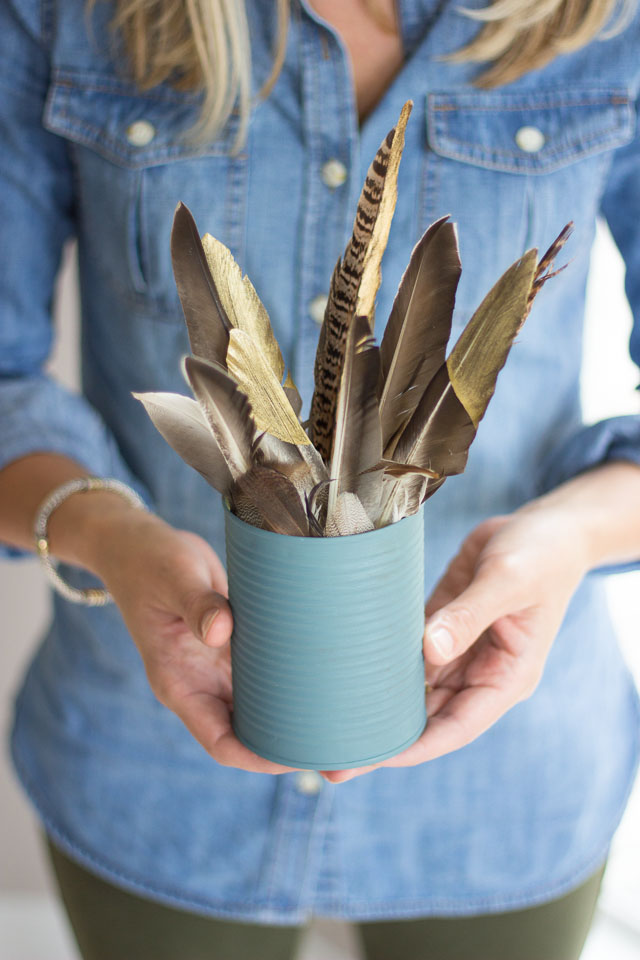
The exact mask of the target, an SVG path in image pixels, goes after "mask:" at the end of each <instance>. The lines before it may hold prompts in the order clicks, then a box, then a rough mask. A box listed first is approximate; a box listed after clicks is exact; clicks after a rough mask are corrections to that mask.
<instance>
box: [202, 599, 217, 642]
mask: <svg viewBox="0 0 640 960" xmlns="http://www.w3.org/2000/svg"><path fill="white" fill-rule="evenodd" d="M219 613H220V608H219V607H217V608H216V609H215V610H210V611H209V613H207V614H206V616H205V617H204V619H203V621H202V639H203V640H204V639H205V638H206V636H207V634H208V633H209V627H210V626H211V624H212V623H213V621H214V620H215V618H216V617H217V616H218V614H219Z"/></svg>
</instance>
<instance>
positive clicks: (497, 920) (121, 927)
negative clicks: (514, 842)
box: [47, 838, 604, 960]
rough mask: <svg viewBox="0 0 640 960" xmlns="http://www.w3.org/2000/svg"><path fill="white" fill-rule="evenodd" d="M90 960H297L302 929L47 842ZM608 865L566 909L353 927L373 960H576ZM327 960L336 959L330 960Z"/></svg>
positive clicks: (565, 902)
mask: <svg viewBox="0 0 640 960" xmlns="http://www.w3.org/2000/svg"><path fill="white" fill-rule="evenodd" d="M47 847H48V850H49V855H50V858H51V862H52V864H53V869H54V874H55V877H56V880H57V883H58V887H59V889H60V893H61V895H62V900H63V902H64V906H65V908H66V911H67V914H68V916H69V920H70V921H71V926H72V928H73V932H74V934H75V937H76V940H77V942H78V946H79V948H80V953H81V955H82V957H83V960H294V958H295V957H296V956H297V955H298V951H299V943H300V938H301V934H302V932H303V931H304V927H301V926H297V927H296V926H268V925H265V924H256V923H245V922H242V921H231V920H221V919H217V918H215V917H204V916H200V915H197V914H193V913H189V912H188V911H185V910H176V909H174V908H172V907H166V906H163V905H162V904H159V903H157V902H154V901H153V900H147V899H146V898H144V897H140V896H137V895H135V894H132V893H128V892H127V891H125V890H122V889H121V888H119V887H116V886H112V885H111V884H110V883H108V882H106V881H104V880H102V879H101V878H100V877H98V876H96V875H95V874H93V873H91V872H89V871H87V870H85V869H84V868H83V867H81V866H80V865H79V864H77V863H76V862H75V861H73V860H70V859H69V858H68V857H66V856H65V855H64V854H63V853H62V852H61V851H60V850H59V849H58V848H57V847H55V846H54V845H53V844H52V843H51V841H50V840H49V839H48V838H47ZM603 874H604V866H603V867H602V868H601V869H600V870H598V871H597V873H595V874H594V875H593V876H592V877H591V878H590V879H589V880H588V881H587V882H586V883H585V884H583V885H582V886H580V887H579V888H578V889H576V890H573V891H572V892H571V893H569V894H567V895H566V896H563V897H561V898H560V899H558V900H553V901H551V902H548V903H545V904H542V905H541V906H537V907H529V908H527V909H525V910H512V911H509V912H508V913H498V914H496V913H494V914H488V915H485V916H473V917H442V918H441V917H435V918H434V917H425V918H418V919H402V920H380V921H377V920H376V921H371V922H366V923H364V922H362V923H357V924H355V927H356V930H357V931H358V932H359V935H360V938H361V942H362V947H363V952H364V955H365V957H366V958H367V960H577V958H578V957H579V956H580V953H581V952H582V947H583V945H584V942H585V940H586V937H587V933H588V932H589V927H590V925H591V921H592V918H593V913H594V909H595V905H596V901H597V899H598V893H599V890H600V883H601V880H602V876H603ZM327 960H331V958H330V957H327Z"/></svg>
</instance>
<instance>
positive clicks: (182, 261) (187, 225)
mask: <svg viewBox="0 0 640 960" xmlns="http://www.w3.org/2000/svg"><path fill="white" fill-rule="evenodd" d="M171 261H172V264H173V275H174V277H175V281H176V287H177V289H178V295H179V297H180V303H181V304H182V312H183V313H184V319H185V321H186V324H187V332H188V334H189V342H190V344H191V351H192V353H193V354H194V355H195V356H196V357H203V358H204V359H205V360H216V361H217V362H218V363H222V364H224V359H225V356H226V354H227V343H228V342H229V329H230V328H231V323H230V321H229V317H228V316H227V312H226V310H225V308H224V307H223V305H222V302H221V300H220V295H219V293H218V290H217V289H216V285H215V282H214V280H213V277H212V276H211V272H210V271H209V267H208V264H207V258H206V256H205V253H204V250H203V248H202V242H201V240H200V237H199V235H198V228H197V227H196V223H195V220H194V219H193V216H192V215H191V211H190V210H189V208H188V207H187V206H185V204H184V203H179V204H178V206H177V207H176V211H175V214H174V216H173V227H172V229H171Z"/></svg>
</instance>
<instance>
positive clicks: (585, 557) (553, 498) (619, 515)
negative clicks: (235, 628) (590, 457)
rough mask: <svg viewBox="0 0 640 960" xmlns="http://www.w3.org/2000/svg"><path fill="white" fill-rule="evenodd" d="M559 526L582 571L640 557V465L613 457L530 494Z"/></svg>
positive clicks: (535, 504) (532, 507) (532, 505)
mask: <svg viewBox="0 0 640 960" xmlns="http://www.w3.org/2000/svg"><path fill="white" fill-rule="evenodd" d="M521 509H523V510H527V511H537V510H542V511H545V512H546V513H547V514H548V515H549V517H551V518H553V520H554V524H555V525H556V526H557V535H555V536H554V541H555V542H556V543H558V542H562V541H564V540H565V539H566V538H569V541H568V542H570V543H572V544H573V545H574V546H575V550H576V551H577V553H578V554H579V555H580V557H581V561H582V563H583V566H584V572H585V573H586V572H587V571H588V570H591V569H593V568H594V567H599V566H603V565H606V564H616V563H627V562H630V561H634V560H638V559H640V467H638V466H637V465H636V464H634V463H631V462H629V461H611V462H609V463H605V464H601V465H600V466H596V467H593V468H591V469H590V470H586V471H584V472H583V473H581V474H578V475H577V476H576V477H573V478H572V479H571V480H568V481H566V482H565V483H563V484H561V485H560V486H558V487H556V488H555V489H554V490H551V491H550V492H549V493H546V494H544V495H543V496H541V497H538V498H537V499H536V500H532V501H531V502H530V503H529V504H526V505H525V507H523V508H521Z"/></svg>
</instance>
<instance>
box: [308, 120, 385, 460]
mask: <svg viewBox="0 0 640 960" xmlns="http://www.w3.org/2000/svg"><path fill="white" fill-rule="evenodd" d="M396 129H397V128H396V127H394V128H393V130H391V131H390V132H389V133H388V134H387V136H386V137H385V139H384V140H383V142H382V144H381V145H380V148H379V150H378V152H377V153H376V156H375V158H374V160H373V162H372V164H371V166H370V167H369V170H368V171H367V176H366V179H365V182H364V186H363V188H362V193H361V194H360V199H359V201H358V206H357V209H356V216H355V220H354V224H353V233H352V236H351V239H350V240H349V243H348V244H347V247H346V250H345V252H344V256H343V257H342V258H339V259H338V262H337V264H336V266H335V269H334V271H333V275H332V277H331V285H330V289H329V299H328V302H327V306H326V309H325V314H324V321H323V324H322V329H321V331H320V336H319V339H318V348H317V350H316V357H315V365H314V392H313V396H312V398H311V411H310V415H309V434H310V436H311V441H312V443H313V444H314V446H315V447H316V449H317V450H318V451H319V452H320V454H321V455H322V457H323V459H324V461H325V463H328V462H329V459H330V457H331V447H332V445H333V433H334V429H335V409H336V400H337V396H338V387H339V384H340V374H341V371H342V362H343V357H344V345H345V341H346V336H347V330H348V328H349V324H350V323H351V320H352V318H353V316H354V312H355V306H356V301H357V298H358V290H359V287H360V281H361V279H362V271H363V266H364V262H365V257H366V254H367V248H368V246H369V243H370V241H371V238H372V236H373V232H374V228H375V225H376V219H377V216H378V213H379V210H380V205H381V201H382V198H383V194H384V185H385V177H386V174H387V171H388V169H389V161H390V157H391V150H392V147H393V143H394V138H395V136H396Z"/></svg>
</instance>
